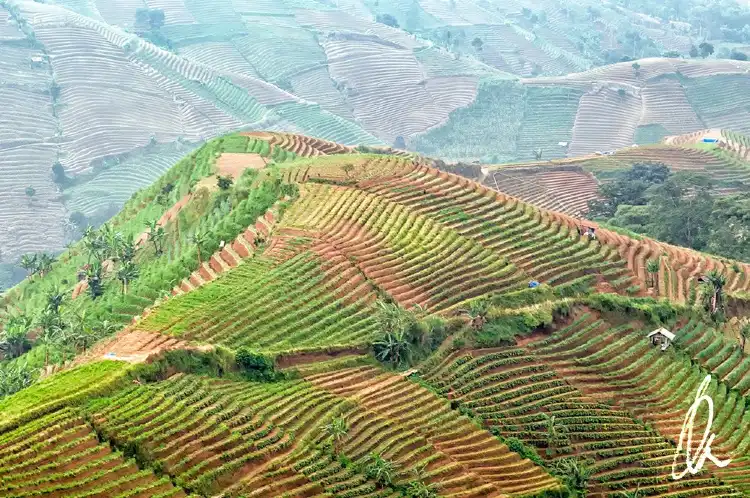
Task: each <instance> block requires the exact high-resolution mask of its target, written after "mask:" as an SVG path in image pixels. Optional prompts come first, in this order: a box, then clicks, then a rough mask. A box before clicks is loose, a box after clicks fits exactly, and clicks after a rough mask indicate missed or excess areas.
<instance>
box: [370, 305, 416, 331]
mask: <svg viewBox="0 0 750 498" xmlns="http://www.w3.org/2000/svg"><path fill="white" fill-rule="evenodd" d="M375 320H377V322H378V325H380V329H381V330H382V331H383V332H386V333H387V332H391V333H397V332H403V331H405V330H407V329H408V328H409V327H410V326H411V325H412V324H413V323H414V321H415V318H414V316H413V315H412V314H411V313H409V312H408V311H406V310H405V309H404V308H402V307H401V306H399V305H398V304H395V303H387V302H385V301H378V302H377V311H376V313H375Z"/></svg>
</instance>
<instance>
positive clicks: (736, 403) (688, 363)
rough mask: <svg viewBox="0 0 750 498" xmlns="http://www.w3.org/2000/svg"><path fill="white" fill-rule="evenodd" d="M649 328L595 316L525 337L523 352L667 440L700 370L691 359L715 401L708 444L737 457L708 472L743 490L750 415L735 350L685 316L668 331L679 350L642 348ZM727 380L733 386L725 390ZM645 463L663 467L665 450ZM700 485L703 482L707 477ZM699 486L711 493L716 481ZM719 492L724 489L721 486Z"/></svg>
mask: <svg viewBox="0 0 750 498" xmlns="http://www.w3.org/2000/svg"><path fill="white" fill-rule="evenodd" d="M649 331H650V330H639V329H638V328H637V325H633V326H624V327H612V326H611V325H609V324H607V323H606V322H599V325H598V327H595V328H592V327H590V326H586V322H580V323H574V324H573V325H572V326H570V327H568V328H567V329H565V330H564V331H563V332H561V333H558V334H555V335H554V336H553V337H552V338H550V339H548V340H546V341H544V342H540V343H532V345H531V350H533V352H534V354H535V355H536V356H537V357H538V358H539V360H540V361H543V362H544V363H545V364H546V365H548V366H549V367H551V368H552V369H553V370H554V371H555V372H557V373H558V374H560V375H564V376H565V378H566V379H567V380H568V381H569V382H570V383H571V384H572V385H574V386H575V387H577V388H578V389H580V390H581V391H583V392H584V393H586V394H589V395H591V396H597V397H604V398H613V397H614V399H615V400H616V402H617V403H618V404H619V405H621V406H622V407H624V408H627V409H628V410H629V411H630V412H631V413H633V414H635V415H636V416H638V417H639V418H642V419H643V420H645V421H647V422H648V423H650V424H651V425H652V426H653V427H654V428H656V429H657V430H658V431H659V432H660V433H661V434H662V435H663V436H666V437H667V438H669V439H670V440H672V441H676V440H677V439H678V438H679V435H680V430H681V428H682V425H683V422H684V419H685V414H686V413H687V410H688V408H689V407H690V405H691V404H692V403H693V401H694V399H695V393H696V391H697V389H698V386H699V384H700V383H701V381H703V378H704V377H705V375H706V371H705V370H702V369H700V368H697V367H696V366H695V362H698V363H699V364H701V365H703V366H704V367H705V368H707V369H708V370H709V371H710V372H711V373H712V374H714V380H713V382H712V384H711V386H710V388H709V391H708V394H709V395H710V396H711V397H712V399H713V402H714V404H715V406H716V415H715V417H714V423H713V426H712V432H714V433H716V434H717V438H716V441H715V442H714V444H713V445H712V448H713V451H714V454H716V455H721V457H722V458H725V455H729V456H734V457H737V458H736V461H735V462H734V464H733V465H730V466H729V467H726V468H719V469H716V468H714V469H715V470H714V473H715V474H716V475H717V476H718V477H720V478H721V479H722V480H723V481H724V482H725V483H726V484H730V485H732V486H734V487H736V488H737V489H741V490H747V489H750V479H748V477H747V476H748V474H747V469H748V462H747V461H746V458H744V457H742V455H745V453H746V452H747V449H748V447H750V437H748V435H747V432H746V431H743V430H741V427H744V426H745V425H746V424H747V423H748V417H750V415H748V414H747V412H746V410H745V398H744V397H743V396H742V394H740V389H743V388H744V387H743V385H740V384H739V383H738V381H739V382H742V377H741V376H744V373H745V371H746V368H747V365H746V363H745V362H742V361H739V358H737V355H732V354H727V353H729V352H730V350H731V349H732V348H731V347H729V346H728V344H727V343H726V342H724V341H720V340H719V338H718V337H717V335H716V334H715V333H709V332H707V331H704V330H702V329H701V327H700V326H696V324H694V323H692V322H690V323H688V324H686V325H685V326H683V327H681V328H678V329H675V330H674V333H675V335H676V336H677V337H678V339H677V344H678V346H676V347H677V349H678V350H679V352H680V354H678V355H676V356H672V355H669V354H664V353H663V352H661V350H660V348H657V347H650V346H649V341H648V340H646V338H645V336H646V333H647V332H649ZM727 362H728V363H727ZM737 377H740V378H739V379H737ZM744 385H745V386H746V384H744ZM732 386H733V388H734V389H737V390H736V391H730V390H729V388H730V387H732ZM647 463H648V464H649V466H651V467H654V468H662V469H663V470H664V471H665V472H666V471H667V469H668V468H671V464H672V455H664V456H663V458H659V459H653V460H651V459H649V460H647ZM698 476H701V474H699V475H698ZM687 482H690V481H687ZM703 487H708V483H704V484H703ZM704 491H705V492H708V491H711V492H712V493H713V492H718V487H716V486H711V489H710V490H704ZM724 492H725V493H728V494H731V493H730V492H729V490H725V491H724Z"/></svg>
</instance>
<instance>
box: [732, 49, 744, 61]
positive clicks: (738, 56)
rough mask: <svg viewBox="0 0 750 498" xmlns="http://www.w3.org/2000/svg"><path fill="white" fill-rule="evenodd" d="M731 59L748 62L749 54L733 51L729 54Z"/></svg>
mask: <svg viewBox="0 0 750 498" xmlns="http://www.w3.org/2000/svg"><path fill="white" fill-rule="evenodd" d="M729 58H730V59H734V60H736V61H746V60H747V54H746V53H745V52H739V51H737V50H732V52H731V53H730V54H729Z"/></svg>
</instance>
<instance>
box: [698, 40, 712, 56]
mask: <svg viewBox="0 0 750 498" xmlns="http://www.w3.org/2000/svg"><path fill="white" fill-rule="evenodd" d="M698 49H699V50H700V54H701V57H703V58H704V59H705V58H706V57H708V56H709V55H711V54H713V53H714V46H713V45H711V44H710V43H708V42H703V43H701V44H700V45H698Z"/></svg>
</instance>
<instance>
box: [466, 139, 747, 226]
mask: <svg viewBox="0 0 750 498" xmlns="http://www.w3.org/2000/svg"><path fill="white" fill-rule="evenodd" d="M706 135H717V136H718V137H720V138H721V140H720V142H718V143H717V144H715V145H711V144H703V143H701V142H702V139H703V137H704V136H706ZM749 150H750V149H748V138H747V137H746V136H745V135H743V134H741V133H737V132H733V131H731V130H700V131H697V132H692V133H687V134H683V135H670V136H667V137H665V138H664V140H663V141H662V142H661V143H658V144H654V145H645V146H639V147H625V148H622V149H618V150H615V151H611V152H612V154H611V155H602V154H587V155H581V156H577V157H570V158H565V159H549V160H542V161H531V162H522V163H509V164H503V165H495V164H492V165H487V166H483V167H482V169H481V175H478V176H476V178H475V180H477V181H480V182H481V183H482V184H483V185H486V186H488V187H490V188H493V189H495V190H498V191H500V192H505V193H507V194H510V195H513V196H514V197H518V198H519V199H522V200H524V201H526V202H529V203H531V204H534V205H536V206H539V207H543V208H546V209H551V210H554V211H559V212H562V213H566V214H569V215H572V216H579V215H585V214H586V212H587V210H588V202H589V201H591V200H595V199H597V189H598V185H599V183H600V182H606V181H608V180H609V179H610V176H611V174H612V173H613V172H617V171H624V170H627V169H629V168H631V167H632V166H633V165H634V164H644V163H645V164H665V165H666V166H668V167H669V168H670V170H672V171H674V172H679V171H686V172H693V173H699V174H701V175H705V176H707V177H709V178H710V179H711V180H713V181H714V182H715V184H716V191H717V192H719V193H722V194H736V193H739V192H744V191H747V190H749V189H750V161H749V159H750V152H748V151H749Z"/></svg>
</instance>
